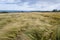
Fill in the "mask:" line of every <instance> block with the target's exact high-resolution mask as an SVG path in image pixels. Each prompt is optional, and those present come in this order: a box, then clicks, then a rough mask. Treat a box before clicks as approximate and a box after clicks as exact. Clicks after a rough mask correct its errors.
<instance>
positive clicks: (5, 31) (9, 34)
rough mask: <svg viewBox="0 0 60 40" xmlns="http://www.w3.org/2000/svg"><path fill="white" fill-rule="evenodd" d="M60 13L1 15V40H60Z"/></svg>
mask: <svg viewBox="0 0 60 40" xmlns="http://www.w3.org/2000/svg"><path fill="white" fill-rule="evenodd" d="M59 39H60V12H25V13H1V14H0V40H59Z"/></svg>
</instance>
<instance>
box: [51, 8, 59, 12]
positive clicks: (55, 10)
mask: <svg viewBox="0 0 60 40" xmlns="http://www.w3.org/2000/svg"><path fill="white" fill-rule="evenodd" d="M52 12H60V10H57V9H54V10H52Z"/></svg>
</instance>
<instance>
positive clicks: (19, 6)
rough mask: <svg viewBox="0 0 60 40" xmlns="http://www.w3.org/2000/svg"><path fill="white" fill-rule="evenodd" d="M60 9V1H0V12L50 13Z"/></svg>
mask: <svg viewBox="0 0 60 40" xmlns="http://www.w3.org/2000/svg"><path fill="white" fill-rule="evenodd" d="M53 9H58V10H59V9H60V0H0V10H22V11H32V10H34V11H36V10H41V11H47V10H48V11H51V10H53Z"/></svg>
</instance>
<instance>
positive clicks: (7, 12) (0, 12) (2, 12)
mask: <svg viewBox="0 0 60 40" xmlns="http://www.w3.org/2000/svg"><path fill="white" fill-rule="evenodd" d="M0 13H8V12H5V11H3V12H0Z"/></svg>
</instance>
